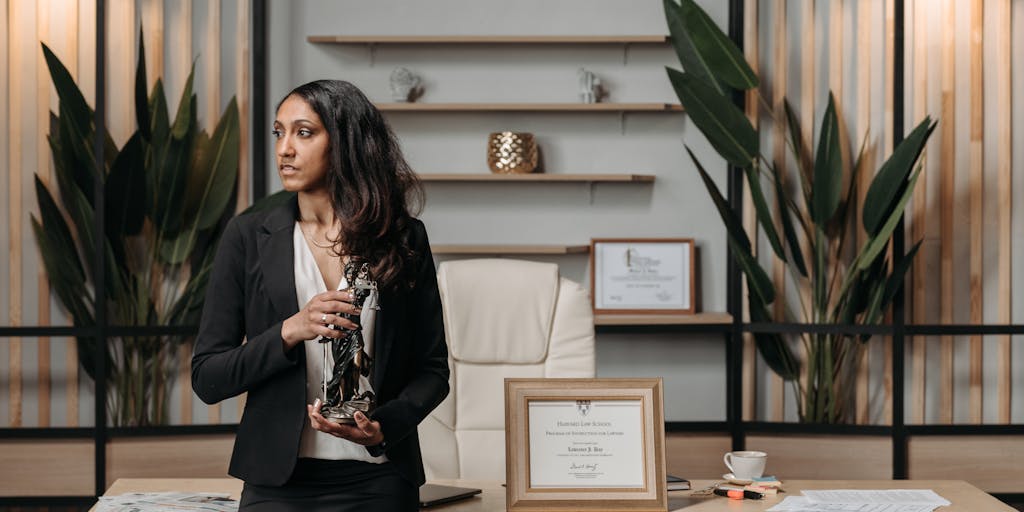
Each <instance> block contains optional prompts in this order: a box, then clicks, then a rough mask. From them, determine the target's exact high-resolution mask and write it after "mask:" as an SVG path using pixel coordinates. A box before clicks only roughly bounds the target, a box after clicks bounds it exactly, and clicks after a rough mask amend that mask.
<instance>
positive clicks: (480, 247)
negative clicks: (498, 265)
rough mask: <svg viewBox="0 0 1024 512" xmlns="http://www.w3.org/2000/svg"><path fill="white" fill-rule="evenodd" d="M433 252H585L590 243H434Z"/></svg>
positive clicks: (479, 253)
mask: <svg viewBox="0 0 1024 512" xmlns="http://www.w3.org/2000/svg"><path fill="white" fill-rule="evenodd" d="M430 250H431V252H433V253H434V254H478V255H491V256H501V255H510V254H535V255H536V254H585V253H588V252H590V245H486V244H476V245H472V244H435V245H431V246H430Z"/></svg>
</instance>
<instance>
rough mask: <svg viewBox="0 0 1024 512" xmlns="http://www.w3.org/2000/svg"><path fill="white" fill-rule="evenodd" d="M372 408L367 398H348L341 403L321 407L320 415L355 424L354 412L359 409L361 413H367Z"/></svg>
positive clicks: (345, 423) (331, 419) (341, 422)
mask: <svg viewBox="0 0 1024 512" xmlns="http://www.w3.org/2000/svg"><path fill="white" fill-rule="evenodd" d="M372 408H373V402H371V401H369V400H349V401H347V402H342V403H341V405H334V406H324V407H321V408H320V415H321V416H323V417H324V418H327V419H328V420H330V421H333V422H335V423H340V424H342V425H355V424H356V419H355V414H356V412H359V411H361V412H362V413H363V414H367V415H369V414H370V409H372Z"/></svg>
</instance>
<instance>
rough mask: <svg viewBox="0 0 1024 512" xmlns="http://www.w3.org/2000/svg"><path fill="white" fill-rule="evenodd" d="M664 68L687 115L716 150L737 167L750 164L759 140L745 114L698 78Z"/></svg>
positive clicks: (755, 154)
mask: <svg viewBox="0 0 1024 512" xmlns="http://www.w3.org/2000/svg"><path fill="white" fill-rule="evenodd" d="M665 69H666V71H668V77H669V80H670V81H671V82H672V87H673V88H674V89H675V91H676V95H677V96H679V101H680V102H681V103H682V104H683V108H684V109H685V110H686V113H687V115H688V116H689V118H690V119H691V120H692V121H693V124H694V125H696V126H697V128H698V129H699V130H700V131H701V133H703V134H704V136H705V137H707V139H708V142H710V143H711V146H712V147H714V148H715V151H717V152H718V154H720V155H722V157H723V158H725V159H726V160H727V161H729V163H731V164H733V165H735V166H736V167H741V168H745V167H749V166H750V165H751V164H752V163H753V161H754V158H756V157H757V152H758V139H757V132H756V131H755V130H754V127H753V126H751V125H750V120H748V119H747V116H746V115H744V114H743V112H742V111H740V109H739V108H737V107H736V105H734V104H733V102H732V101H730V100H729V99H728V98H726V97H725V96H722V95H721V94H719V93H718V92H717V91H715V89H714V88H713V87H711V86H710V85H707V84H706V83H704V82H703V81H701V80H700V79H699V78H696V77H694V76H693V75H690V74H688V73H682V72H680V71H677V70H675V69H672V68H665Z"/></svg>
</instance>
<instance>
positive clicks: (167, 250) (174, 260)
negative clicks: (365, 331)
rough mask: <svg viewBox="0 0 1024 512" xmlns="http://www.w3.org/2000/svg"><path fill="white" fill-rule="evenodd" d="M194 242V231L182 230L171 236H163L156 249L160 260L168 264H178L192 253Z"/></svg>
mask: <svg viewBox="0 0 1024 512" xmlns="http://www.w3.org/2000/svg"><path fill="white" fill-rule="evenodd" d="M195 244H196V236H195V231H193V230H191V229H185V230H182V231H180V232H179V233H178V234H177V236H174V237H173V238H164V239H162V240H161V244H160V248H159V249H158V250H159V251H160V261H163V262H164V263H167V264H169V265H180V264H181V263H184V262H185V260H186V259H188V257H189V256H190V255H191V254H192V249H193V248H194V247H195Z"/></svg>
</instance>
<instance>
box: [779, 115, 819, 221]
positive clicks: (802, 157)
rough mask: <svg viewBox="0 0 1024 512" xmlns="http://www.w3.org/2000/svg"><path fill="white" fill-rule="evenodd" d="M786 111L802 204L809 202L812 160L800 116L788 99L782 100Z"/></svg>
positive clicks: (812, 171) (812, 168)
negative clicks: (805, 142) (801, 193)
mask: <svg viewBox="0 0 1024 512" xmlns="http://www.w3.org/2000/svg"><path fill="white" fill-rule="evenodd" d="M782 105H783V108H784V109H785V111H786V126H787V127H788V128H789V138H790V141H791V142H792V144H791V146H790V147H791V148H792V149H793V158H794V159H795V160H796V164H797V168H798V169H799V170H800V190H802V191H803V196H804V204H811V182H812V181H813V173H814V161H813V160H811V150H810V148H808V147H807V145H806V144H804V130H803V127H802V126H800V117H799V116H797V115H796V112H795V111H794V110H793V106H792V105H790V103H789V100H784V101H783V102H782ZM776 164H778V162H776Z"/></svg>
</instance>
